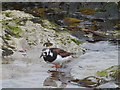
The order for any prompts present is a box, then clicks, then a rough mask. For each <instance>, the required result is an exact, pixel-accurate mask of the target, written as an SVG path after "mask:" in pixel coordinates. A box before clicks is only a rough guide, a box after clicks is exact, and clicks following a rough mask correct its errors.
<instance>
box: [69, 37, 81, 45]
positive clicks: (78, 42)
mask: <svg viewBox="0 0 120 90" xmlns="http://www.w3.org/2000/svg"><path fill="white" fill-rule="evenodd" d="M71 41H73V42H74V43H76V44H77V45H80V44H81V42H80V41H79V40H77V39H74V38H72V39H71Z"/></svg>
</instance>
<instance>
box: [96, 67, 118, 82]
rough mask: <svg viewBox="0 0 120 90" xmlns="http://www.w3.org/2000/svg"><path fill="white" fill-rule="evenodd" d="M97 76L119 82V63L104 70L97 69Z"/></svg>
mask: <svg viewBox="0 0 120 90" xmlns="http://www.w3.org/2000/svg"><path fill="white" fill-rule="evenodd" d="M97 76H99V77H103V78H106V79H109V80H110V81H111V80H113V81H115V83H116V84H120V83H119V82H120V65H115V66H111V67H109V68H107V69H105V70H102V71H98V72H97Z"/></svg>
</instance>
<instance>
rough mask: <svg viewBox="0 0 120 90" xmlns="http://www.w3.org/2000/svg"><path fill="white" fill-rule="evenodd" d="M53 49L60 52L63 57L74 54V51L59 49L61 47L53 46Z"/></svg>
mask: <svg viewBox="0 0 120 90" xmlns="http://www.w3.org/2000/svg"><path fill="white" fill-rule="evenodd" d="M51 50H52V51H53V52H56V53H57V54H59V55H60V56H62V57H67V56H70V55H71V54H72V53H69V52H66V51H64V50H62V49H59V48H51Z"/></svg>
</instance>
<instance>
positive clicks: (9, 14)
mask: <svg viewBox="0 0 120 90" xmlns="http://www.w3.org/2000/svg"><path fill="white" fill-rule="evenodd" d="M2 14H5V16H6V17H11V16H12V12H3V13H2Z"/></svg>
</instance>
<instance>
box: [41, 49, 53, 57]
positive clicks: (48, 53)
mask: <svg viewBox="0 0 120 90" xmlns="http://www.w3.org/2000/svg"><path fill="white" fill-rule="evenodd" d="M49 55H50V56H53V53H52V52H51V50H50V49H49V48H44V49H43V50H42V53H41V56H40V58H41V57H47V56H49Z"/></svg>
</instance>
